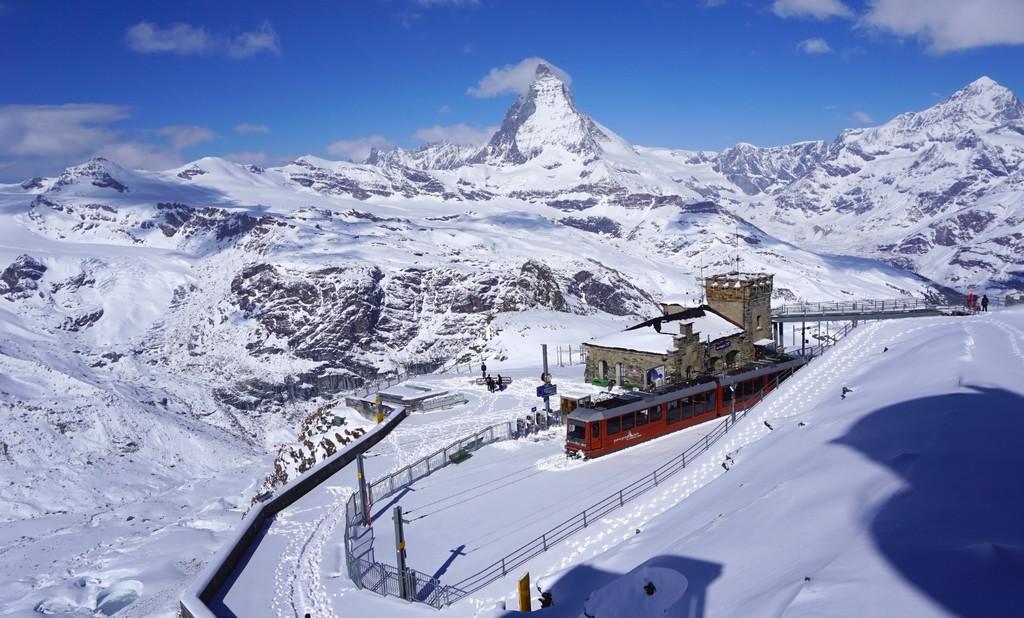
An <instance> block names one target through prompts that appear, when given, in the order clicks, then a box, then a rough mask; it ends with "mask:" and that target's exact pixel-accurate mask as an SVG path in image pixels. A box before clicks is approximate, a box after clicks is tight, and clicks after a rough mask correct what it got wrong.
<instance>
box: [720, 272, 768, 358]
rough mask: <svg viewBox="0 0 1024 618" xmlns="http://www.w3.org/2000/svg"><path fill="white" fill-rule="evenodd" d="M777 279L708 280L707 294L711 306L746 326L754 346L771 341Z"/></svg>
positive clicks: (757, 276)
mask: <svg viewBox="0 0 1024 618" xmlns="http://www.w3.org/2000/svg"><path fill="white" fill-rule="evenodd" d="M774 278H775V276H774V275H768V274H745V273H729V274H725V275H715V276H713V277H708V278H707V279H705V281H704V293H705V295H706V297H707V302H708V306H710V307H711V308H712V309H714V310H715V311H717V312H719V313H721V314H722V315H724V316H725V317H727V318H729V319H730V320H732V321H733V322H736V323H737V324H739V325H741V326H743V330H745V331H746V332H747V335H748V337H749V338H750V340H751V342H754V341H757V340H758V339H765V338H768V339H770V338H771V336H772V335H771V332H772V326H771V322H772V318H771V308H772V287H773V280H774Z"/></svg>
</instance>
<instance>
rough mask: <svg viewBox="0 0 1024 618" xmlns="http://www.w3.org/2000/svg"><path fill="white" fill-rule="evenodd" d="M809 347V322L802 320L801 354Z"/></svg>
mask: <svg viewBox="0 0 1024 618" xmlns="http://www.w3.org/2000/svg"><path fill="white" fill-rule="evenodd" d="M805 347H807V323H806V322H800V354H801V356H802V355H803V354H804V352H805V350H804V348H805Z"/></svg>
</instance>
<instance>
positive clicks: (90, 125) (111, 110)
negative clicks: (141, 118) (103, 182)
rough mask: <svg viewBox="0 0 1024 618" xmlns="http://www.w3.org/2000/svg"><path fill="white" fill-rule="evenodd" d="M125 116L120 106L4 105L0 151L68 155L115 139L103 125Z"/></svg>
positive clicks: (87, 104)
mask: <svg viewBox="0 0 1024 618" xmlns="http://www.w3.org/2000/svg"><path fill="white" fill-rule="evenodd" d="M127 117H128V108H127V107H125V106H123V105H107V104H92V103H85V104H74V103H73V104H67V105H5V106H2V107H0V154H2V155H6V156H19V157H68V156H77V155H82V154H85V153H88V152H90V151H91V150H92V149H93V148H95V147H96V146H97V145H102V144H105V143H108V142H112V141H115V140H116V139H117V136H116V134H115V133H113V132H112V131H111V130H110V129H109V128H108V127H107V126H106V125H109V124H110V123H113V122H116V121H118V120H122V119H124V118H127Z"/></svg>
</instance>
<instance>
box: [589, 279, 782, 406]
mask: <svg viewBox="0 0 1024 618" xmlns="http://www.w3.org/2000/svg"><path fill="white" fill-rule="evenodd" d="M772 278H773V277H772V275H766V274H750V273H729V274H725V275H716V276H714V277H711V278H709V279H707V280H706V281H705V294H706V298H707V304H705V305H700V306H698V307H684V306H683V305H682V304H679V303H674V302H665V303H662V305H661V308H662V315H660V316H657V317H655V318H652V319H650V320H646V321H644V322H641V323H639V324H636V325H634V326H631V327H629V328H627V329H626V330H623V331H620V332H616V333H612V334H609V335H606V336H603V337H599V338H597V339H593V340H591V341H589V342H586V343H584V344H583V346H584V347H585V348H586V353H587V365H586V373H585V377H586V380H587V381H592V380H595V379H604V380H615V381H616V383H618V384H621V385H624V386H638V387H645V386H651V385H656V384H662V383H665V382H680V381H683V380H687V379H691V378H695V377H697V376H699V375H701V374H709V373H716V372H718V371H722V370H724V369H728V368H730V367H738V366H740V365H743V364H745V363H748V362H750V361H752V360H754V358H755V350H754V344H755V343H757V344H758V345H761V344H762V341H763V340H765V339H767V340H769V341H768V342H770V337H771V335H770V333H771V294H772Z"/></svg>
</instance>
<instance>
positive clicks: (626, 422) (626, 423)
mask: <svg viewBox="0 0 1024 618" xmlns="http://www.w3.org/2000/svg"><path fill="white" fill-rule="evenodd" d="M632 428H633V413H632V412H630V413H629V414H623V415H622V429H623V431H628V430H630V429H632Z"/></svg>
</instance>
